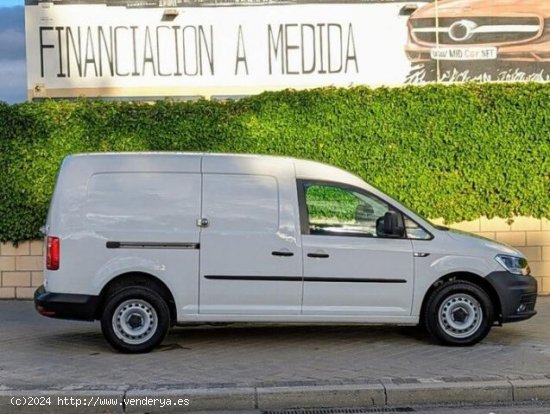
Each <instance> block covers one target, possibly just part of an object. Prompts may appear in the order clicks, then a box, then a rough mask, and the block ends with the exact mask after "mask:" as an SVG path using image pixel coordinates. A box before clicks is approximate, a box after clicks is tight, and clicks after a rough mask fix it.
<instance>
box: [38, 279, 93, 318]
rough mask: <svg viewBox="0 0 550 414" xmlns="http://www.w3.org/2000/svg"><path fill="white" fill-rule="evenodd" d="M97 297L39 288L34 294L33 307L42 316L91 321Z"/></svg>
mask: <svg viewBox="0 0 550 414" xmlns="http://www.w3.org/2000/svg"><path fill="white" fill-rule="evenodd" d="M98 305H99V296H94V295H77V294H73V293H54V292H47V291H46V290H45V289H44V286H40V287H39V288H38V289H36V291H35V292H34V306H35V308H36V310H37V311H38V313H40V314H41V315H43V316H48V317H50V318H58V319H74V320H81V321H93V320H94V319H96V318H95V316H96V311H97V307H98Z"/></svg>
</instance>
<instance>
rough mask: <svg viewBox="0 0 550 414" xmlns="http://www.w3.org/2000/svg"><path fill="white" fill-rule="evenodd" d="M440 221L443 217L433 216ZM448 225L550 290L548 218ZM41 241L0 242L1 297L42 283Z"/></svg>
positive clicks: (23, 295) (28, 294)
mask: <svg viewBox="0 0 550 414" xmlns="http://www.w3.org/2000/svg"><path fill="white" fill-rule="evenodd" d="M434 222H438V223H442V220H434ZM451 227H453V228H456V229H460V230H464V231H469V232H473V233H477V234H479V235H482V236H485V237H487V238H490V239H493V240H497V241H499V242H503V243H506V244H509V245H511V246H514V247H516V248H517V249H519V250H521V251H522V252H523V253H524V254H525V256H526V257H527V259H528V260H529V264H530V266H531V270H532V273H533V275H534V276H536V278H537V279H538V281H539V290H540V291H541V293H547V294H550V220H547V219H535V218H532V217H516V218H514V219H513V220H507V219H501V218H493V219H490V220H489V219H487V218H484V217H482V218H480V219H477V220H474V221H464V222H461V223H455V224H452V225H451ZM42 250H43V243H42V241H31V242H24V243H20V244H19V246H18V247H14V246H13V245H12V244H11V243H6V244H1V245H0V273H1V284H0V299H14V298H17V299H29V298H32V295H33V293H34V290H35V289H36V288H37V287H38V286H40V285H41V284H42V278H43V275H42V266H43V259H42Z"/></svg>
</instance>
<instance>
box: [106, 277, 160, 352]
mask: <svg viewBox="0 0 550 414" xmlns="http://www.w3.org/2000/svg"><path fill="white" fill-rule="evenodd" d="M169 327H170V310H169V309H168V305H167V304H166V302H165V301H164V299H163V298H162V297H161V296H160V295H159V294H158V293H157V292H155V291H154V290H151V289H148V288H145V287H141V286H139V287H138V286H135V287H127V288H124V289H122V290H119V291H116V292H114V293H113V294H112V295H110V296H109V297H108V298H107V300H106V302H105V306H104V308H103V315H102V317H101V330H102V331H103V335H104V336H105V339H107V341H108V342H109V344H111V346H112V347H113V348H115V349H116V350H118V351H120V352H125V353H140V352H149V351H150V350H152V349H153V348H155V347H156V346H158V345H160V343H161V342H162V341H163V339H164V337H165V336H166V334H167V332H168V329H169Z"/></svg>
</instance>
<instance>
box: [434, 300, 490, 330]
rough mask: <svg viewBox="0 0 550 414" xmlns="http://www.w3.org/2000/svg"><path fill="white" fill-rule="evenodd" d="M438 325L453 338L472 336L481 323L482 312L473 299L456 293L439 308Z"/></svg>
mask: <svg viewBox="0 0 550 414" xmlns="http://www.w3.org/2000/svg"><path fill="white" fill-rule="evenodd" d="M438 319H439V325H440V326H441V328H442V329H443V331H445V333H446V334H447V335H449V336H451V337H453V338H458V339H460V338H466V337H468V336H470V335H473V334H474V333H475V332H477V330H478V329H479V327H480V326H481V324H482V322H483V310H482V308H481V305H480V304H479V302H478V301H477V299H475V298H474V297H472V296H470V295H467V294H465V293H457V294H455V295H451V296H449V297H448V298H446V299H445V300H444V301H443V302H442V303H441V306H440V307H439V312H438Z"/></svg>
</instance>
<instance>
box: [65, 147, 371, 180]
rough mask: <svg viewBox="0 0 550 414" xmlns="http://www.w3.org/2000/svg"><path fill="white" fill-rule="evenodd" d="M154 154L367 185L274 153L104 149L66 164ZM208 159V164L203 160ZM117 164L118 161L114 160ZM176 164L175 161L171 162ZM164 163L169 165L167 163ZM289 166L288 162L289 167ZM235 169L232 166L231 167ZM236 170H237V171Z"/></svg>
mask: <svg viewBox="0 0 550 414" xmlns="http://www.w3.org/2000/svg"><path fill="white" fill-rule="evenodd" d="M150 157H153V158H155V159H158V158H161V159H162V160H163V161H162V164H164V163H165V161H166V162H167V164H172V163H173V162H177V160H178V159H180V158H185V159H187V160H189V161H191V160H196V161H198V159H203V165H208V166H209V167H211V168H213V169H215V170H216V172H221V170H223V168H224V167H225V166H229V165H231V166H232V167H234V166H235V160H236V159H241V160H244V159H246V160H250V161H251V162H253V164H254V165H256V166H257V165H263V166H264V167H265V170H266V171H270V170H272V169H273V172H274V173H275V170H280V168H281V167H282V166H283V165H284V164H285V163H292V164H293V165H294V169H295V175H296V177H297V178H302V179H315V180H327V181H339V182H342V183H345V184H350V185H360V186H364V184H365V183H364V181H362V180H361V179H360V178H359V177H357V176H355V175H353V174H351V173H349V172H347V171H345V170H342V169H340V168H337V167H334V166H332V165H328V164H323V163H321V162H317V161H310V160H303V159H298V158H292V157H285V156H275V155H257V154H226V153H206V152H176V151H174V152H104V153H81V154H74V155H70V156H68V157H67V158H66V159H65V162H64V163H67V164H69V163H72V161H75V162H76V163H77V164H80V163H81V162H82V161H83V158H85V159H89V160H90V161H91V162H93V160H95V161H99V162H101V161H106V162H108V164H111V162H113V161H115V160H117V161H121V162H122V163H123V164H126V165H127V163H128V162H129V161H130V162H131V161H132V158H135V159H136V161H137V160H138V159H141V160H143V158H150ZM206 160H207V161H208V162H207V164H205V163H204V161H206ZM114 164H116V162H115V163H114ZM172 165H173V164H172ZM164 166H167V165H166V164H164ZM286 168H288V164H287V167H286ZM231 169H233V168H231ZM235 172H236V171H235Z"/></svg>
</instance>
